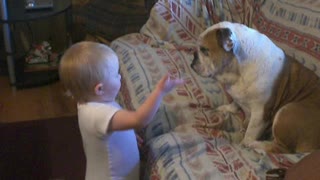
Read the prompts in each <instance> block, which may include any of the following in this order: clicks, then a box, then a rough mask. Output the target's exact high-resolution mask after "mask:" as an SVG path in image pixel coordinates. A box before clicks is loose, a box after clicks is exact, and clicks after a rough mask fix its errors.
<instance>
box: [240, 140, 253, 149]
mask: <svg viewBox="0 0 320 180" xmlns="http://www.w3.org/2000/svg"><path fill="white" fill-rule="evenodd" d="M254 141H255V140H254V139H252V138H249V137H245V138H244V139H243V140H242V141H241V143H240V145H241V146H244V147H249V148H250V146H251V144H252V143H253V142H254Z"/></svg>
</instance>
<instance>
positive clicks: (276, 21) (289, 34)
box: [140, 0, 320, 76]
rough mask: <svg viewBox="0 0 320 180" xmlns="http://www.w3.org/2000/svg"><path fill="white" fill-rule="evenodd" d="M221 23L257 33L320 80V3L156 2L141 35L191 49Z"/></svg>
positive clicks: (250, 0)
mask: <svg viewBox="0 0 320 180" xmlns="http://www.w3.org/2000/svg"><path fill="white" fill-rule="evenodd" d="M220 21H232V22H238V23H242V24H245V25H247V26H249V27H252V28H255V29H257V30H258V31H260V32H261V33H264V34H266V35H267V36H268V37H269V38H271V39H272V40H273V42H274V43H276V44H277V45H278V46H279V47H281V48H282V49H283V50H284V51H285V52H286V53H287V54H288V55H290V56H293V57H295V58H296V59H297V60H298V61H300V62H301V63H302V64H303V65H305V66H306V67H308V68H309V69H311V70H312V71H314V72H315V73H316V74H317V75H318V76H320V1H312V0H309V1H305V0H159V1H158V2H157V3H156V4H155V5H154V7H153V8H152V10H151V14H150V18H149V20H148V21H147V23H146V24H145V25H144V26H143V27H142V29H141V31H140V32H141V33H143V34H145V35H147V36H150V37H152V38H154V39H156V40H159V41H167V42H170V43H174V44H177V45H180V46H183V45H185V46H191V47H192V46H195V42H196V39H197V37H198V35H199V34H200V33H201V32H202V31H204V30H205V29H206V28H207V27H209V26H211V25H213V24H215V23H217V22H220ZM150 29H152V31H150ZM155 32H156V33H155Z"/></svg>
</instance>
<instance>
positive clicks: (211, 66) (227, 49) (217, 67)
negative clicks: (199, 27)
mask: <svg viewBox="0 0 320 180" xmlns="http://www.w3.org/2000/svg"><path fill="white" fill-rule="evenodd" d="M235 43H236V37H235V34H234V33H233V32H232V30H231V29H230V28H228V27H217V28H211V29H207V30H206V31H204V32H203V33H202V34H201V35H200V36H199V39H198V42H197V52H196V53H195V56H194V59H193V61H192V64H191V67H192V69H193V70H194V71H195V72H196V73H197V74H199V75H200V76H202V77H213V78H214V77H215V76H216V75H218V74H221V73H222V72H225V71H226V69H227V66H228V65H229V64H230V62H231V61H232V60H233V58H234V54H233V48H234V47H235Z"/></svg>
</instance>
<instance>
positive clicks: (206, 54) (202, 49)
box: [200, 46, 209, 56]
mask: <svg viewBox="0 0 320 180" xmlns="http://www.w3.org/2000/svg"><path fill="white" fill-rule="evenodd" d="M200 51H201V52H202V53H203V54H204V55H205V56H209V49H208V48H205V47H202V46H201V47H200Z"/></svg>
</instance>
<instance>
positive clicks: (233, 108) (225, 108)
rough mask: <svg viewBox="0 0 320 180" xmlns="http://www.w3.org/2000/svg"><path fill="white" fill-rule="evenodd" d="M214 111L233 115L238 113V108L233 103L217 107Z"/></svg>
mask: <svg viewBox="0 0 320 180" xmlns="http://www.w3.org/2000/svg"><path fill="white" fill-rule="evenodd" d="M216 110H217V111H220V112H223V113H227V112H231V113H234V114H235V113H237V112H238V110H239V107H238V106H237V105H236V104H235V103H234V102H233V103H231V104H226V105H222V106H219V107H218V108H217V109H216Z"/></svg>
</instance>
